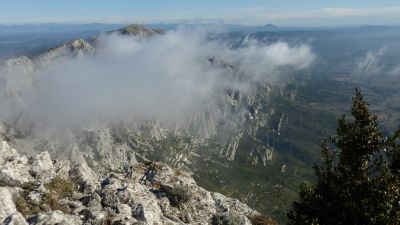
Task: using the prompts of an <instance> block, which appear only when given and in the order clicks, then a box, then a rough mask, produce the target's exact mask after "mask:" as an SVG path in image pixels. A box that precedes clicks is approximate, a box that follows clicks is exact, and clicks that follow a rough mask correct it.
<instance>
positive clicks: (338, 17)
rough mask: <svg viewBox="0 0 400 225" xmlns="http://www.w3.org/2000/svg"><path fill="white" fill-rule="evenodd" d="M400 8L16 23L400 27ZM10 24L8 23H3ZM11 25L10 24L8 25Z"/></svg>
mask: <svg viewBox="0 0 400 225" xmlns="http://www.w3.org/2000/svg"><path fill="white" fill-rule="evenodd" d="M399 20H400V6H398V7H377V8H338V7H336V8H335V7H329V8H321V9H316V10H274V9H271V8H268V7H264V6H258V7H257V6H255V7H239V8H224V9H211V10H176V11H171V12H169V13H163V14H160V15H148V16H143V15H142V16H138V15H107V16H95V17H54V18H50V17H47V18H32V19H31V20H30V21H16V20H14V21H12V22H13V23H24V22H30V23H48V22H74V23H87V22H101V23H132V22H140V23H157V22H169V23H179V22H187V21H192V22H193V21H201V22H204V23H215V22H225V23H235V24H246V25H262V24H265V23H277V24H281V25H295V26H296V25H300V26H320V25H328V26H330V25H362V24H388V25H394V24H396V25H400V23H399V22H397V21H399ZM2 22H3V23H4V22H7V21H2ZM8 22H11V21H8Z"/></svg>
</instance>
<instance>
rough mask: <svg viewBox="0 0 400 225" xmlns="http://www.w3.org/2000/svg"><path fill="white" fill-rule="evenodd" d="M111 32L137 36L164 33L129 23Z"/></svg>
mask: <svg viewBox="0 0 400 225" xmlns="http://www.w3.org/2000/svg"><path fill="white" fill-rule="evenodd" d="M111 33H118V34H121V35H134V36H139V37H150V36H153V35H155V34H162V33H164V31H162V30H156V29H150V28H148V27H145V26H143V25H141V24H131V25H129V26H126V27H123V28H120V29H118V30H114V31H111Z"/></svg>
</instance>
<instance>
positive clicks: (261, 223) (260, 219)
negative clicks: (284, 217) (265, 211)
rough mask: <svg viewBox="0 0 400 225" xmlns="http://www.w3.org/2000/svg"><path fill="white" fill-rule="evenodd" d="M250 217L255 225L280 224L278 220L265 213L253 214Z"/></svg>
mask: <svg viewBox="0 0 400 225" xmlns="http://www.w3.org/2000/svg"><path fill="white" fill-rule="evenodd" d="M248 218H249V220H250V221H251V224H253V225H278V223H277V222H275V221H274V220H272V219H271V218H269V217H267V216H263V215H253V216H249V217H248Z"/></svg>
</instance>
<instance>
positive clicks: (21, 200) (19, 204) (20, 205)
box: [13, 191, 41, 217]
mask: <svg viewBox="0 0 400 225" xmlns="http://www.w3.org/2000/svg"><path fill="white" fill-rule="evenodd" d="M28 194H29V192H27V191H23V192H22V193H21V194H20V195H18V196H17V197H15V198H14V199H13V201H14V204H15V207H16V208H17V210H18V212H20V213H21V214H22V215H23V216H24V217H26V216H30V215H35V214H37V213H39V212H40V211H41V210H40V207H39V206H38V205H37V204H35V203H32V202H30V201H28V197H27V196H28Z"/></svg>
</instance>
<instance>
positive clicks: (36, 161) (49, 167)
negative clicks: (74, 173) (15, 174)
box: [30, 152, 56, 181]
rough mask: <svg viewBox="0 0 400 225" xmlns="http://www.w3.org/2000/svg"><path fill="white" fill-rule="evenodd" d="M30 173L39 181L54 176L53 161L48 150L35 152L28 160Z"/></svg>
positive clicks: (47, 179)
mask: <svg viewBox="0 0 400 225" xmlns="http://www.w3.org/2000/svg"><path fill="white" fill-rule="evenodd" d="M30 164H31V168H30V173H31V174H32V175H33V176H35V178H37V179H39V180H40V181H49V180H51V179H53V178H54V177H55V176H56V172H55V170H54V165H53V162H52V161H51V157H50V154H49V153H48V152H42V153H40V154H37V155H36V156H34V157H33V158H32V159H31V160H30Z"/></svg>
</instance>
